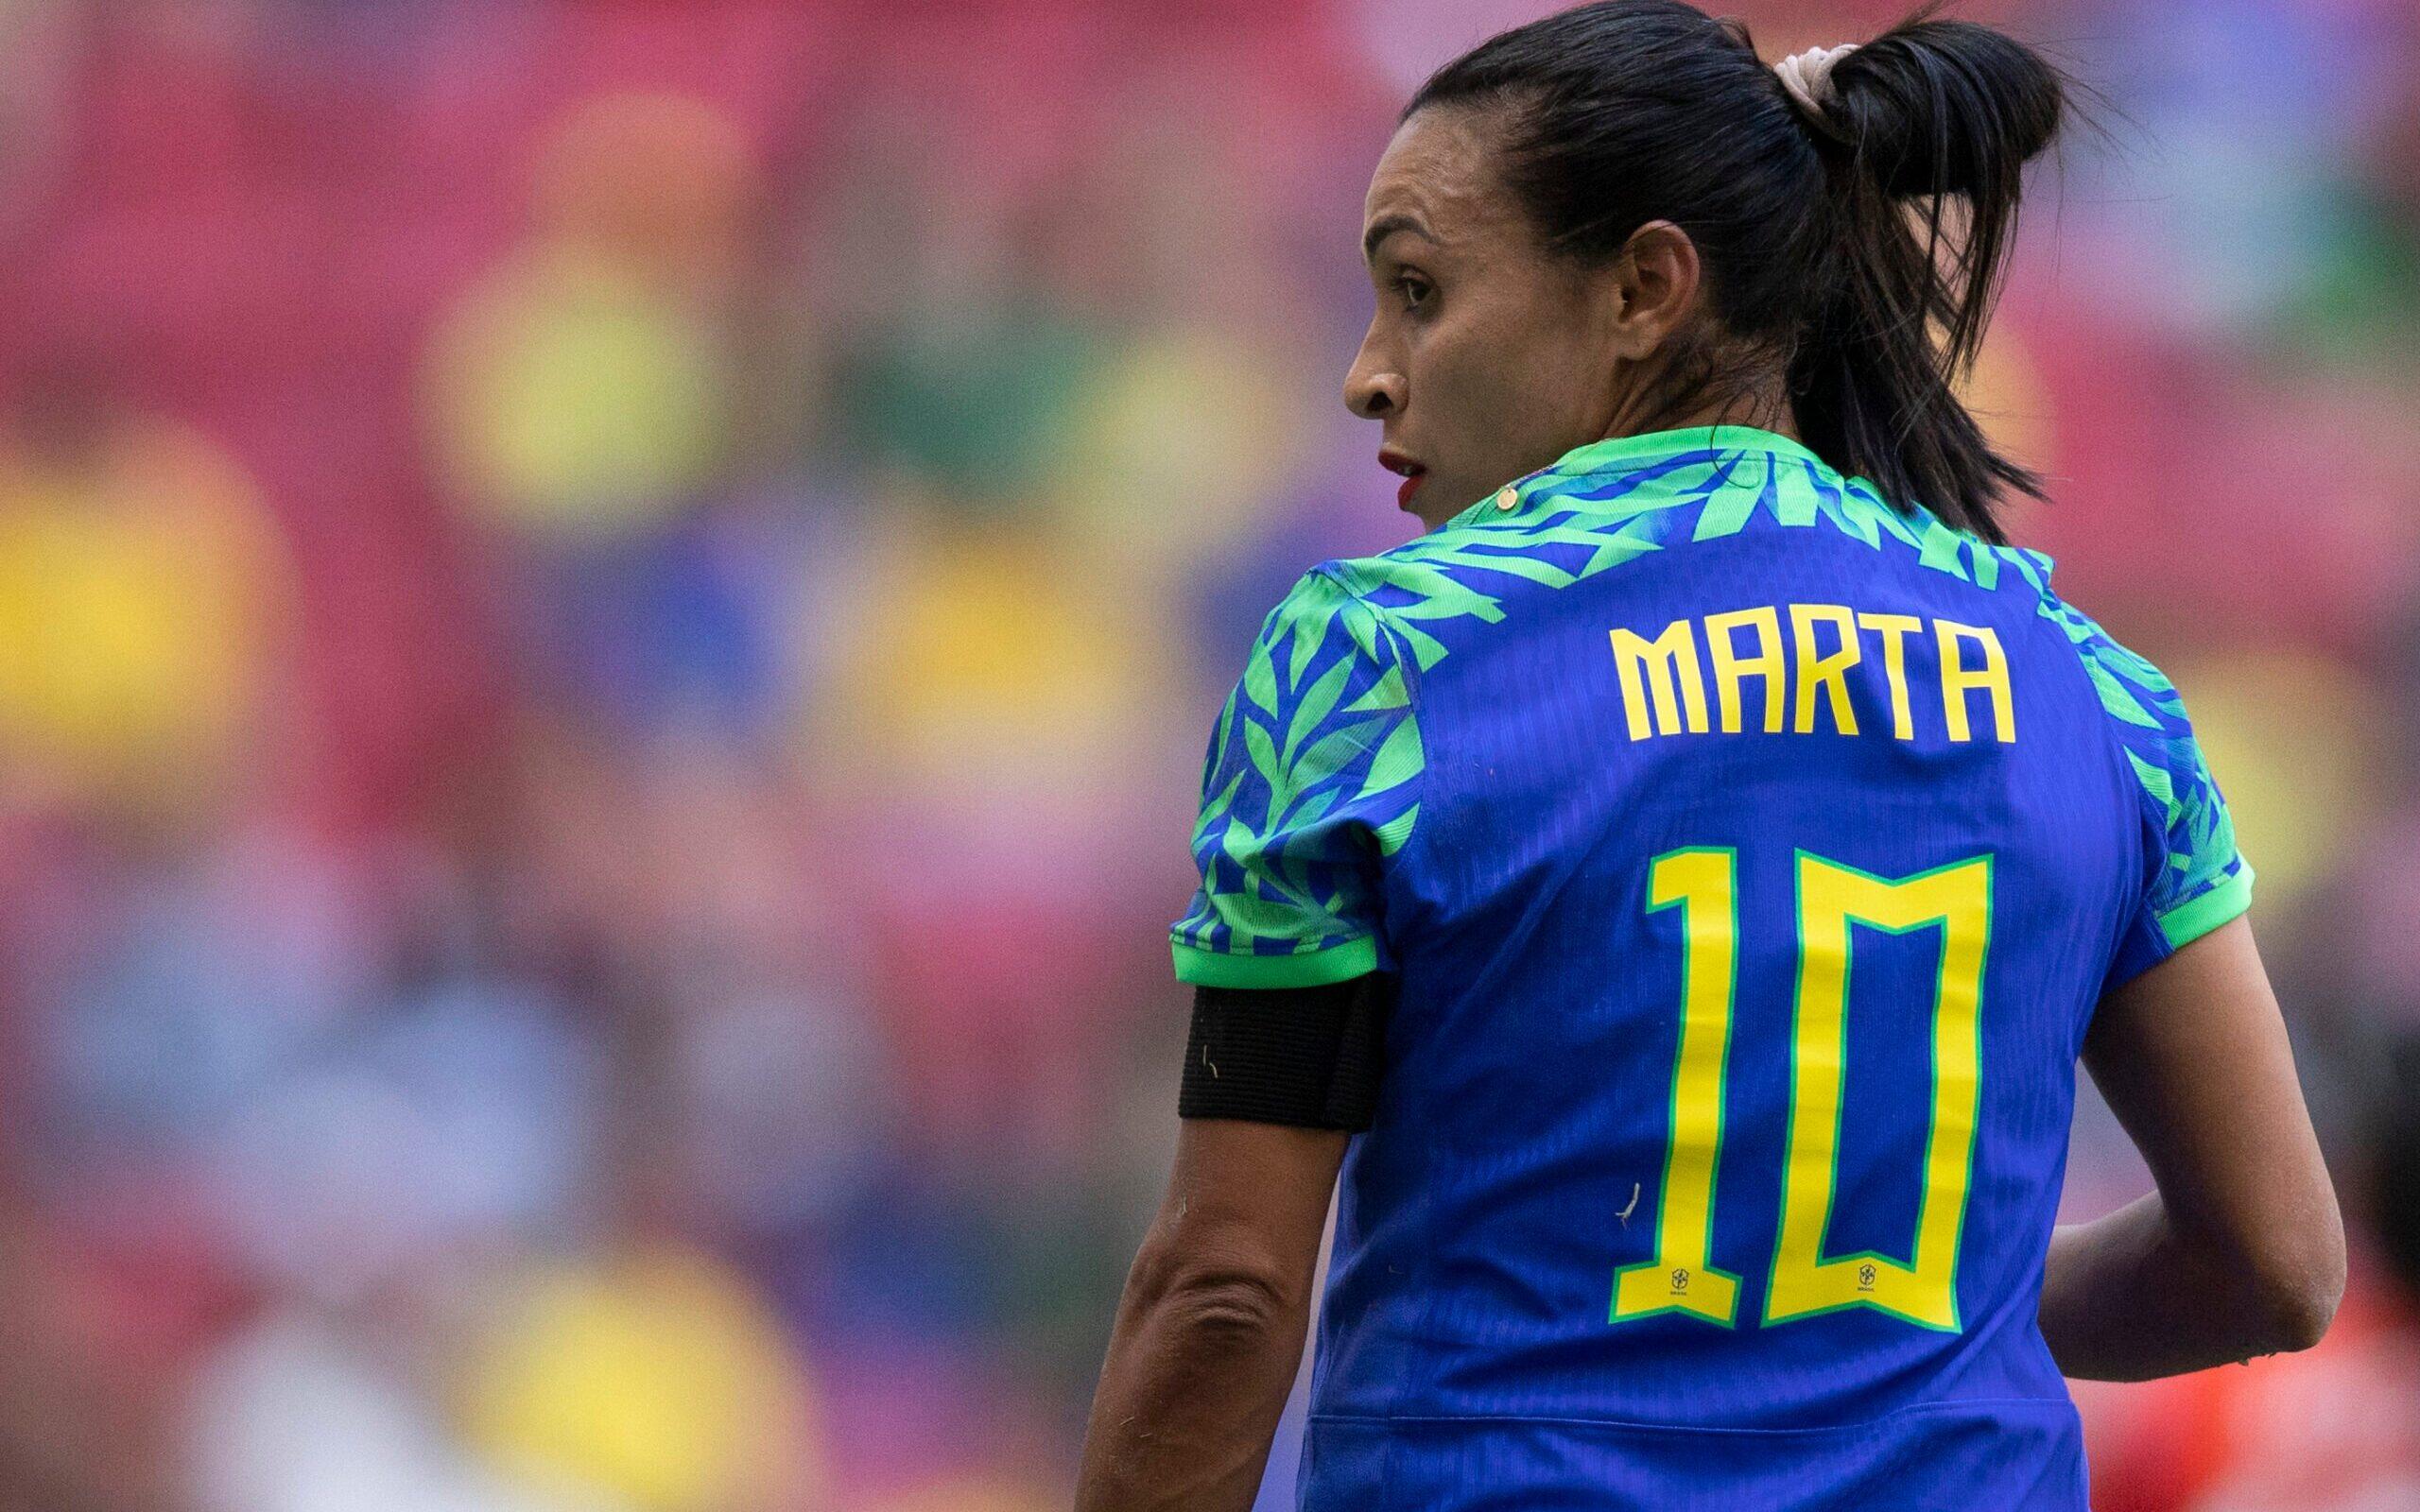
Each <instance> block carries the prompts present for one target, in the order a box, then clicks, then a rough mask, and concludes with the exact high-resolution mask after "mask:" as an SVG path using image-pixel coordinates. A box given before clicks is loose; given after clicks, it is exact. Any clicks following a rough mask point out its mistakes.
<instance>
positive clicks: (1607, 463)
mask: <svg viewBox="0 0 2420 1512" xmlns="http://www.w3.org/2000/svg"><path fill="white" fill-rule="evenodd" d="M1706 451H1712V452H1720V451H1737V452H1769V453H1772V455H1776V456H1789V457H1796V458H1799V459H1800V460H1803V461H1806V462H1812V463H1813V464H1815V465H1816V466H1817V467H1820V468H1824V469H1825V470H1826V471H1829V470H1830V464H1828V463H1826V462H1825V461H1824V459H1823V458H1822V457H1820V456H1817V455H1815V454H1814V453H1813V452H1811V451H1809V450H1807V448H1806V444H1805V443H1804V442H1801V441H1793V440H1791V439H1790V438H1789V437H1787V436H1783V435H1779V434H1777V433H1775V432H1773V431H1768V430H1759V429H1758V428H1756V427H1755V426H1754V425H1692V426H1689V427H1687V428H1686V429H1684V430H1676V431H1649V432H1647V433H1646V434H1645V435H1642V436H1609V437H1607V438H1605V439H1603V440H1601V441H1590V442H1589V443H1588V444H1587V445H1585V446H1581V447H1575V448H1574V449H1573V450H1571V451H1569V452H1566V453H1564V455H1562V457H1560V458H1559V459H1557V460H1556V461H1555V462H1554V463H1553V464H1552V465H1551V466H1547V467H1543V468H1540V469H1539V470H1538V471H1536V472H1532V473H1530V474H1529V476H1527V477H1523V478H1517V479H1515V480H1513V482H1511V483H1508V484H1506V485H1505V486H1504V487H1503V488H1501V489H1498V490H1496V491H1495V492H1494V493H1491V494H1489V495H1488V496H1487V497H1486V498H1484V499H1481V500H1479V501H1478V503H1477V504H1474V505H1472V506H1471V507H1469V508H1467V509H1464V510H1463V511H1462V512H1461V513H1460V514H1458V515H1455V516H1454V517H1453V518H1451V519H1449V520H1447V521H1446V522H1445V525H1443V526H1440V527H1439V528H1440V529H1443V528H1445V527H1446V526H1451V525H1461V524H1477V523H1478V522H1480V521H1484V520H1492V519H1500V518H1502V517H1503V516H1504V515H1505V514H1506V513H1509V512H1510V511H1511V510H1512V509H1513V508H1514V507H1517V506H1518V505H1519V504H1520V503H1521V500H1522V497H1523V496H1524V494H1526V493H1527V491H1528V488H1527V485H1529V484H1530V482H1532V481H1534V480H1536V479H1538V478H1544V477H1581V476H1585V475H1586V474H1588V473H1591V472H1619V471H1624V470H1627V469H1631V468H1637V467H1643V466H1646V465H1647V464H1649V463H1652V462H1660V461H1662V460H1664V459H1665V458H1666V457H1670V456H1678V455H1682V454H1683V453H1685V452H1706Z"/></svg>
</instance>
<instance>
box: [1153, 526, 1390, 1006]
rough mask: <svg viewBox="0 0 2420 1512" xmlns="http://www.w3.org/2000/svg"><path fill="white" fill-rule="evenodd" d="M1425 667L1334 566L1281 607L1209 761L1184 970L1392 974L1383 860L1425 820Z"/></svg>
mask: <svg viewBox="0 0 2420 1512" xmlns="http://www.w3.org/2000/svg"><path fill="white" fill-rule="evenodd" d="M1412 673H1413V666H1412V663H1411V660H1410V658H1409V656H1408V655H1407V654H1406V652H1405V647H1404V644H1403V642H1402V640H1401V638H1400V636H1399V634H1398V632H1396V631H1395V630H1394V629H1392V627H1390V626H1389V625H1388V624H1387V622H1386V620H1385V619H1384V617H1383V615H1382V614H1381V612H1380V611H1379V610H1376V609H1374V607H1372V606H1371V605H1370V604H1369V603H1368V602H1367V601H1365V600H1363V599H1361V598H1359V597H1357V596H1356V595H1355V594H1354V593H1351V592H1350V591H1349V590H1348V589H1346V588H1345V586H1344V585H1343V584H1342V583H1341V582H1340V581H1339V580H1338V579H1337V578H1336V577H1334V576H1331V575H1330V574H1329V572H1328V571H1327V570H1326V568H1325V567H1323V566H1322V567H1317V568H1313V569H1312V570H1311V571H1310V572H1309V573H1307V574H1305V576H1303V578H1302V579H1301V580H1300V581H1298V582H1297V583H1296V584H1295V585H1294V588H1293V590H1292V591H1291V592H1290V593H1288V594H1287V595H1286V597H1285V599H1284V601H1282V602H1281V603H1279V604H1278V606H1277V608H1276V609H1274V610H1271V612H1270V615H1269V618H1268V620H1267V622H1266V623H1264V624H1263V625H1262V627H1261V630H1260V634H1259V636H1258V637H1257V638H1256V639H1255V640H1254V641H1253V646H1252V653H1251V656H1250V657H1249V659H1248V660H1247V661H1246V662H1245V665H1244V673H1243V677H1242V678H1241V679H1239V680H1238V681H1237V682H1236V688H1235V691H1234V692H1233V693H1232V694H1230V695H1229V696H1228V698H1227V702H1226V706H1225V708H1224V709H1223V710H1222V711H1221V712H1220V713H1219V722H1218V725H1217V727H1216V728H1215V729H1214V730H1212V732H1211V736H1210V749H1209V754H1208V758H1207V760H1206V761H1205V763H1204V765H1203V770H1202V782H1201V818H1200V820H1199V822H1198V823H1197V824H1196V825H1195V826H1194V831H1193V858H1194V862H1195V864H1196V866H1197V867H1198V868H1200V871H1201V886H1200V888H1199V889H1197V890H1196V891H1195V893H1194V895H1193V905H1192V907H1191V908H1189V909H1187V910H1186V911H1185V915H1184V918H1182V919H1178V920H1177V921H1176V923H1175V924H1174V926H1172V927H1171V929H1170V930H1169V943H1170V946H1171V949H1172V952H1173V954H1174V955H1175V959H1176V974H1177V977H1178V979H1179V980H1181V981H1185V982H1191V983H1195V984H1197V985H1200V986H1204V987H1219V988H1277V987H1316V986H1320V985H1322V984H1325V983H1329V982H1341V981H1344V980H1346V979H1347V978H1350V977H1354V976H1358V975H1360V974H1362V973H1364V972H1367V971H1381V970H1391V969H1392V966H1393V961H1392V958H1391V957H1390V955H1389V954H1388V953H1387V950H1386V947H1385V944H1384V941H1383V938H1382V936H1381V930H1380V925H1381V919H1380V916H1379V907H1380V899H1381V896H1382V894H1381V887H1380V880H1381V876H1382V868H1383V866H1384V865H1385V863H1386V860H1387V858H1388V857H1390V856H1392V855H1393V854H1394V853H1395V852H1396V851H1398V850H1399V849H1400V848H1401V847H1402V845H1403V843H1404V841H1405V840H1406V839H1408V838H1409V835H1410V833H1411V827H1412V825H1413V823H1414V822H1415V821H1416V820H1417V818H1418V815H1419V805H1418V801H1417V795H1418V788H1419V778H1420V773H1421V768H1422V753H1421V744H1420V730H1419V725H1418V722H1417V720H1416V719H1415V718H1414V716H1413V709H1412V696H1411V695H1412V685H1411V680H1410V679H1411V677H1412Z"/></svg>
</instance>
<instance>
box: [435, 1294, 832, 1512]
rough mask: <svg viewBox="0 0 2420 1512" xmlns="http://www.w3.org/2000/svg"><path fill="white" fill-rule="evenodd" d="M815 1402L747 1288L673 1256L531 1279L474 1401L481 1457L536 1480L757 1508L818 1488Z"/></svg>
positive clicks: (689, 1509) (661, 1501)
mask: <svg viewBox="0 0 2420 1512" xmlns="http://www.w3.org/2000/svg"><path fill="white" fill-rule="evenodd" d="M805 1393H806V1388H805V1384H804V1381H803V1379H802V1376H801V1372H800V1367H799V1366H798V1364H797V1362H796V1361H795V1359H794V1358H793V1357H792V1355H791V1352H790V1350H789V1348H788V1346H787V1342H786V1341H785V1340H784V1338H783V1336H782V1333H781V1332H780V1326H779V1323H778V1321H777V1320H776V1319H775V1318H774V1317H773V1316H772V1314H770V1312H769V1310H768V1309H767V1308H766V1307H765V1306H764V1304H763V1303H762V1302H761V1301H760V1300H759V1299H758V1298H757V1297H755V1296H754V1295H752V1293H751V1292H750V1291H749V1290H748V1288H747V1287H746V1285H745V1283H744V1282H742V1281H741V1280H739V1278H738V1277H736V1276H735V1275H734V1274H733V1273H732V1272H730V1271H728V1270H725V1269H724V1268H722V1267H721V1266H720V1265H718V1264H717V1263H714V1262H712V1261H711V1260H709V1259H707V1258H706V1257H704V1256H702V1255H700V1254H698V1253H695V1252H693V1251H688V1250H684V1249H676V1248H671V1247H659V1248H648V1249H641V1250H636V1251H633V1252H631V1253H628V1254H625V1255H623V1256H620V1257H618V1258H614V1259H611V1260H600V1261H597V1262H596V1263H593V1264H587V1265H580V1264H564V1265H561V1266H557V1267H552V1268H549V1269H546V1270H544V1271H542V1272H540V1273H539V1274H538V1275H536V1276H534V1277H532V1278H530V1279H529V1280H527V1282H526V1283H525V1284H524V1285H523V1286H521V1287H519V1288H518V1289H517V1290H516V1291H515V1293H514V1295H513V1296H512V1297H510V1299H509V1301H508V1304H507V1306H506V1307H505V1309H504V1311H503V1313H502V1314H501V1315H500V1316H499V1317H498V1318H497V1319H496V1321H495V1326H494V1328H493V1332H492V1333H491V1334H490V1336H489V1337H487V1338H486V1339H485V1340H484V1341H483V1343H482V1344H481V1345H480V1346H478V1347H477V1348H476V1349H474V1350H473V1352H472V1355H471V1357H470V1360H469V1364H468V1367H467V1369H466V1371H465V1374H464V1377H463V1387H462V1398H461V1400H462V1409H463V1419H464V1424H465V1428H466V1431H467V1434H468V1436H469V1438H470V1440H471V1442H472V1443H473V1445H474V1446H475V1448H477V1449H478V1450H479V1451H480V1452H482V1453H483V1454H485V1455H486V1456H487V1457H488V1458H489V1459H490V1460H491V1461H492V1462H493V1463H494V1464H495V1465H496V1466H497V1467H498V1468H499V1469H502V1470H504V1471H506V1472H507V1473H510V1474H512V1475H515V1476H518V1477H522V1478H524V1479H526V1480H527V1481H528V1482H530V1483H532V1484H535V1485H543V1486H553V1487H558V1488H562V1489H566V1490H570V1491H573V1492H578V1491H582V1490H584V1491H588V1492H590V1493H592V1494H593V1493H596V1492H603V1493H605V1494H607V1495H610V1496H612V1497H614V1498H616V1499H618V1500H620V1501H622V1502H625V1503H628V1504H629V1505H631V1506H635V1507H642V1508H647V1509H648V1512H744V1509H747V1508H751V1507H759V1506H769V1505H778V1504H783V1503H784V1502H785V1500H786V1499H787V1497H789V1496H791V1495H793V1494H795V1491H796V1488H797V1486H799V1484H800V1483H801V1481H802V1480H803V1479H804V1465H803V1460H802V1456H803V1454H804V1446H803V1444H802V1440H804V1438H805V1436H806V1435H807V1432H808V1423H807V1420H806V1419H807V1414H806V1411H805V1408H806V1395H805Z"/></svg>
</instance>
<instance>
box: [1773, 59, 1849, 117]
mask: <svg viewBox="0 0 2420 1512" xmlns="http://www.w3.org/2000/svg"><path fill="white" fill-rule="evenodd" d="M1857 49H1858V44H1857V43H1853V42H1850V43H1841V45H1840V46H1838V47H1809V48H1807V49H1806V51H1805V52H1803V53H1797V54H1793V55H1792V56H1790V57H1789V58H1785V59H1783V60H1781V61H1780V62H1778V63H1775V64H1773V72H1774V73H1775V74H1778V75H1780V76H1781V87H1782V88H1783V89H1784V90H1787V91H1788V92H1789V97H1790V98H1791V99H1794V100H1796V101H1797V102H1798V108H1799V109H1800V110H1802V111H1805V112H1806V118H1807V119H1808V120H1810V121H1812V122H1814V123H1815V126H1816V128H1817V129H1819V130H1821V131H1822V132H1823V133H1824V135H1825V136H1828V137H1830V138H1832V139H1833V140H1834V141H1836V142H1845V141H1847V140H1848V136H1847V133H1845V132H1843V131H1842V130H1841V128H1840V125H1839V123H1838V122H1835V121H1834V120H1833V119H1832V118H1831V116H1830V115H1828V114H1827V113H1825V112H1824V107H1825V106H1827V105H1829V104H1830V103H1831V101H1832V70H1833V69H1834V68H1836V67H1838V66H1840V61H1841V59H1843V58H1846V57H1847V56H1848V55H1849V54H1851V53H1853V52H1855V51H1857Z"/></svg>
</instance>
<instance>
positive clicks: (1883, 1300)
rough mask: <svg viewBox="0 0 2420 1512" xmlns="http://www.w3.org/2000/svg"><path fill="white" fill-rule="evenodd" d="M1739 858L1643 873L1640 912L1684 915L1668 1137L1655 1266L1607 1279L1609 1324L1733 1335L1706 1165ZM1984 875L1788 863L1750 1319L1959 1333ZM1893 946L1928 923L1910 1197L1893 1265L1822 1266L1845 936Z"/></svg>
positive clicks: (1975, 1091) (1863, 1260)
mask: <svg viewBox="0 0 2420 1512" xmlns="http://www.w3.org/2000/svg"><path fill="white" fill-rule="evenodd" d="M1737 872H1738V866H1737V857H1736V856H1735V855H1734V853H1733V852H1732V851H1727V850H1703V849H1699V850H1687V851H1670V852H1668V853H1667V854H1664V855H1661V856H1658V857H1656V858H1655V861H1654V863H1653V865H1652V866H1651V868H1650V869H1649V872H1648V899H1647V905H1648V909H1649V911H1650V912H1660V911H1662V910H1664V909H1668V908H1678V909H1680V910H1681V913H1682V936H1683V940H1684V952H1683V955H1682V963H1681V1032H1680V1048H1679V1052H1678V1054H1677V1055H1676V1056H1675V1057H1674V1066H1673V1072H1672V1132H1671V1140H1670V1143H1669V1145H1668V1148H1667V1149H1666V1152H1665V1161H1664V1178H1663V1181H1662V1184H1661V1186H1660V1188H1659V1190H1658V1192H1657V1195H1656V1206H1655V1258H1654V1259H1652V1260H1651V1261H1648V1262H1645V1263H1641V1264H1636V1265H1625V1266H1623V1267H1622V1268H1621V1269H1620V1270H1618V1271H1616V1273H1615V1276H1614V1301H1613V1313H1612V1319H1613V1321H1615V1322H1616V1323H1618V1322H1621V1321H1623V1320H1624V1319H1628V1318H1637V1317H1650V1316H1654V1315H1656V1314H1665V1313H1685V1314H1693V1315H1695V1316H1698V1317H1702V1318H1705V1319H1706V1320H1708V1321H1709V1322H1714V1323H1720V1324H1721V1325H1722V1326H1723V1327H1725V1328H1729V1327H1732V1326H1733V1325H1734V1324H1735V1323H1736V1322H1737V1318H1738V1307H1739V1277H1738V1276H1737V1274H1735V1273H1733V1272H1730V1271H1723V1270H1718V1269H1716V1268H1715V1266H1714V1264H1713V1263H1712V1260H1711V1257H1710V1256H1709V1254H1708V1250H1709V1249H1710V1248H1711V1246H1712V1245H1713V1241H1714V1186H1715V1169H1716V1165H1717V1163H1718V1160H1719V1158H1720V1153H1721V1149H1722V1089H1723V1064H1724V1060H1725V1058H1726V1057H1727V1056H1728V1054H1729V1051H1730V1042H1731V1008H1732V999H1733V996H1734V993H1735V992H1736V990H1737V977H1738V948H1739V942H1738V932H1739V909H1738V897H1737ZM1991 913H1992V863H1991V858H1990V857H1988V856H1979V857H1977V858H1975V859H1974V860H1971V861H1963V862H1960V863H1958V864H1957V865H1955V866H1949V867H1943V868H1937V869H1935V870H1932V871H1926V872H1920V873H1918V874H1917V875H1915V876H1912V877H1902V878H1899V879H1897V880H1895V881H1893V880H1892V879H1889V878H1884V877H1875V876H1869V875H1867V874H1866V873H1865V872H1862V871H1858V870H1857V869H1856V868H1851V867H1844V866H1841V865H1839V864H1837V863H1835V862H1830V861H1826V860H1824V858H1823V857H1821V856H1813V855H1808V854H1807V853H1806V851H1800V852H1798V992H1797V1012H1796V1017H1795V1026H1794V1028H1793V1031H1792V1034H1791V1043H1790V1093H1789V1154H1788V1156H1787V1158H1786V1160H1785V1161H1784V1169H1783V1178H1782V1201H1781V1223H1780V1228H1779V1232H1778V1236H1777V1238H1776V1241H1775V1243H1774V1246H1773V1263H1772V1274H1771V1276H1770V1278H1769V1279H1768V1283H1767V1285H1766V1288H1765V1313H1764V1321H1765V1322H1767V1323H1779V1322H1782V1321H1785V1320H1786V1319H1789V1318H1794V1317H1811V1316H1813V1315H1815V1314H1819V1313H1829V1312H1834V1311H1836V1310H1838V1309H1841V1308H1844V1307H1871V1308H1875V1309H1876V1310H1878V1311H1880V1312H1884V1313H1889V1314H1893V1316H1896V1317H1902V1318H1905V1319H1907V1320H1908V1321H1909V1322H1911V1323H1917V1324H1921V1325H1923V1326H1924V1327H1926V1328H1929V1329H1940V1330H1943V1331H1945V1332H1952V1333H1955V1332H1958V1330H1959V1319H1958V1243H1959V1236H1960V1230H1961V1228H1962V1225H1963V1223H1964V1220H1965V1216H1966V1194H1967V1186H1968V1177H1969V1174H1970V1167H1969V1157H1970V1156H1971V1155H1972V1154H1973V1152H1974V1147H1975V1118H1976V1111H1977V1108H1978V1105H1979V1101H1980V1095H1981V1080H1980V1077H1981V1053H1980V1049H1981V1041H1980V1035H1981V1026H1982V1014H1981V1008H1982V991H1983V958H1984V953H1985V951H1986V950H1987V949H1988V947H1989V945H1990V941H1991ZM1852 923H1858V924H1864V925H1867V926H1868V927H1870V928H1874V929H1879V930H1884V931H1886V932H1888V933H1891V934H1894V935H1904V934H1908V933H1910V932H1912V931H1914V930H1919V929H1928V928H1931V927H1932V926H1934V925H1939V926H1940V928H1941V970H1940V975H1939V978H1938V980H1937V982H1936V985H1935V988H1934V992H1933V1003H1932V1107H1931V1109H1930V1120H1929V1123H1928V1125H1927V1133H1926V1136H1925V1163H1924V1185H1923V1189H1922V1196H1921V1198H1920V1200H1919V1203H1918V1206H1917V1216H1916V1236H1915V1243H1914V1246H1913V1247H1912V1250H1911V1251H1910V1257H1909V1259H1908V1261H1907V1262H1905V1263H1902V1262H1900V1261H1897V1260H1894V1259H1893V1258H1891V1257H1890V1256H1888V1255H1877V1254H1873V1253H1866V1254H1858V1255H1845V1256H1840V1257H1837V1258H1834V1259H1829V1260H1827V1259H1825V1258H1824V1253H1823V1250H1824V1231H1825V1229H1828V1228H1829V1227H1830V1224H1831V1217H1832V1193H1833V1189H1834V1187H1835V1186H1836V1185H1837V1182H1838V1171H1839V1167H1838V1160H1839V1156H1840V1129H1841V1113H1842V1108H1841V1087H1842V1080H1843V1076H1844V1073H1845V1071H1846V1063H1845V1057H1846V1050H1847V1045H1848V996H1849V954H1850V944H1849V941H1850V925H1851V924H1852Z"/></svg>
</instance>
